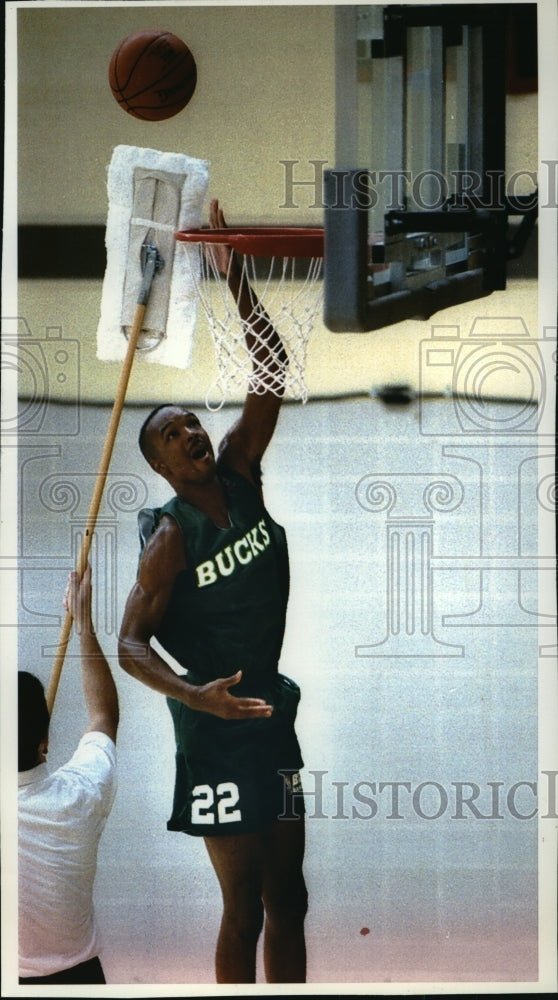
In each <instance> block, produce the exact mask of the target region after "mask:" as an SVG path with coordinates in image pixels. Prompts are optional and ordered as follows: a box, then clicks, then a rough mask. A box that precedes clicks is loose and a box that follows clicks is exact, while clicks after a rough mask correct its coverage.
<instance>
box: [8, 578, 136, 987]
mask: <svg viewBox="0 0 558 1000" xmlns="http://www.w3.org/2000/svg"><path fill="white" fill-rule="evenodd" d="M65 602H66V607H67V609H68V611H69V613H70V614H71V616H72V620H73V621H74V622H75V625H76V628H77V630H78V632H79V639H80V650H81V671H82V685H83V696H84V701H85V707H86V710H87V716H88V723H87V728H86V731H85V733H84V735H83V736H82V738H81V740H80V742H79V745H78V747H77V748H76V750H75V752H74V754H73V756H72V757H71V759H70V760H69V761H68V763H67V764H65V765H63V766H62V767H59V768H58V769H57V770H53V771H49V770H48V768H47V764H46V755H47V751H48V734H49V722H50V718H49V712H48V708H47V703H46V699H45V694H44V690H43V687H42V684H41V682H40V681H39V679H38V678H37V677H35V676H34V675H33V674H29V673H27V672H25V671H21V672H20V673H19V675H18V682H19V684H18V687H19V696H18V702H19V705H18V708H19V727H18V728H19V732H18V737H19V740H18V742H19V764H18V771H19V774H18V784H19V789H18V881H19V899H18V903H19V974H20V983H23V984H24V985H33V984H41V985H49V984H51V983H52V984H58V983H60V984H80V983H83V984H85V983H87V984H89V983H104V982H105V976H104V972H103V968H102V965H101V961H100V958H99V949H100V942H99V937H98V932H97V925H96V921H95V914H94V908H93V885H94V879H95V873H96V859H97V848H98V844H99V840H100V837H101V834H102V832H103V829H104V826H105V823H106V820H107V817H108V814H109V812H110V809H111V806H112V803H113V800H114V794H115V789H116V772H115V768H116V748H115V742H116V731H117V727H118V696H117V693H116V687H115V684H114V680H113V678H112V674H111V671H110V668H109V666H108V663H107V661H106V659H105V657H104V655H103V652H102V650H101V647H100V645H99V642H98V640H97V637H96V635H95V632H94V630H93V626H92V622H91V581H90V570H89V568H88V567H87V568H86V569H85V571H84V574H83V579H82V582H81V585H80V582H79V574H78V573H77V572H74V573H72V574H71V576H70V580H69V585H68V591H67V594H66V598H65Z"/></svg>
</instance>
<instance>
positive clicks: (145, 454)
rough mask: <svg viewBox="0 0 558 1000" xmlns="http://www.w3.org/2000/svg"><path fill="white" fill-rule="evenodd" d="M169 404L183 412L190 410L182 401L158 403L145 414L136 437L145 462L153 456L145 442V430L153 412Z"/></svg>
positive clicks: (153, 414) (165, 407) (164, 408)
mask: <svg viewBox="0 0 558 1000" xmlns="http://www.w3.org/2000/svg"><path fill="white" fill-rule="evenodd" d="M169 406H179V407H180V409H182V410H184V412H185V413H190V412H191V411H190V410H189V409H188V408H187V407H186V406H183V405H182V403H160V404H159V406H156V407H155V409H153V410H151V413H148V414H147V416H146V418H145V420H144V421H143V424H142V425H141V427H140V432H139V437H138V444H139V449H140V451H141V453H142V455H143V457H144V458H145V460H146V462H150V461H151V459H152V458H154V457H155V456H154V453H153V451H152V449H151V448H149V446H148V443H147V430H148V427H149V424H150V423H151V421H152V419H153V417H154V416H155V414H156V413H158V412H159V410H166V409H167V407H169Z"/></svg>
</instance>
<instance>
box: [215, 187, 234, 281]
mask: <svg viewBox="0 0 558 1000" xmlns="http://www.w3.org/2000/svg"><path fill="white" fill-rule="evenodd" d="M209 228H210V229H226V228H227V223H226V222H225V217H224V215H223V210H222V208H221V207H220V205H219V201H218V199H217V198H212V199H211V202H210V204H209ZM211 254H212V257H213V260H214V262H215V264H216V266H217V267H218V269H219V271H220V272H221V274H224V275H225V277H228V275H229V272H230V269H231V265H232V264H234V261H233V262H231V256H232V250H231V248H230V246H228V245H226V244H221V243H212V244H211Z"/></svg>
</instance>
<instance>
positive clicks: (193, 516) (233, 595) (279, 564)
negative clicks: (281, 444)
mask: <svg viewBox="0 0 558 1000" xmlns="http://www.w3.org/2000/svg"><path fill="white" fill-rule="evenodd" d="M210 225H211V227H212V228H222V227H224V226H225V222H224V219H223V214H222V212H221V210H220V208H219V205H218V202H217V201H213V202H212V203H211V207H210ZM215 250H216V255H217V256H218V266H219V268H220V270H221V271H222V273H223V274H228V280H229V287H230V289H231V291H232V293H233V295H234V296H235V299H236V301H237V305H238V309H239V313H240V316H241V318H242V319H243V320H245V321H248V320H249V319H250V318H251V316H252V314H253V308H254V300H253V298H252V292H251V290H250V289H249V287H248V286H247V284H246V282H245V280H244V279H242V278H241V272H240V269H239V268H238V266H237V264H236V261H235V259H234V257H233V258H232V260H231V251H230V248H228V247H219V248H215ZM229 264H230V265H231V267H230V269H229ZM252 319H253V316H252ZM253 323H254V326H255V328H256V329H257V332H258V334H259V335H260V336H262V337H263V341H262V342H261V343H260V346H259V347H258V348H257V349H256V351H255V361H254V366H255V369H256V370H258V369H260V366H261V370H265V371H266V372H267V376H266V377H267V378H268V384H269V388H268V389H267V391H265V392H263V393H262V394H256V392H254V391H253V389H252V391H251V388H249V390H248V393H247V397H246V400H245V403H244V407H243V410H242V414H241V416H240V418H239V420H238V421H237V422H236V423H235V424H234V426H233V427H232V428H231V429H230V431H229V432H228V433H227V434H226V436H225V438H224V439H223V441H222V442H221V445H220V447H219V450H218V453H217V456H215V454H214V451H213V447H212V445H211V442H210V440H209V437H208V435H207V433H206V431H205V430H204V428H203V427H202V426H201V424H200V422H199V420H198V418H197V417H196V416H195V414H193V413H192V412H190V411H189V410H188V409H187V408H186V407H184V406H181V405H163V406H160V407H158V408H157V409H155V410H154V411H152V413H151V414H150V415H149V416H148V418H147V420H146V421H145V422H144V424H143V426H142V429H141V432H140V448H141V450H142V452H143V454H144V456H145V458H146V459H147V461H148V462H149V464H150V465H151V467H152V468H153V469H154V470H155V472H157V473H159V474H160V475H161V476H163V477H164V478H165V479H166V480H167V481H168V483H169V485H170V486H171V487H172V488H173V490H174V491H175V494H176V495H175V496H174V498H173V499H172V500H170V501H169V502H168V503H167V504H165V505H164V506H163V507H162V508H160V509H156V510H154V511H143V512H141V514H140V536H141V537H142V539H143V544H144V548H143V553H142V557H141V561H140V567H139V572H138V578H137V581H136V583H135V585H134V587H133V588H132V591H131V593H130V595H129V597H128V601H127V604H126V608H125V612H124V618H123V622H122V628H121V635H120V653H119V655H120V663H121V666H122V667H123V668H124V670H126V671H127V672H128V673H130V674H132V675H133V676H134V677H137V678H138V679H139V680H140V681H142V682H143V683H145V684H147V685H148V686H150V687H152V688H154V689H155V690H156V691H159V692H161V693H162V694H164V695H166V696H167V699H168V704H169V707H170V711H171V714H172V718H173V722H174V728H175V737H176V747H177V751H176V782H175V793H174V803H173V810H172V816H171V818H170V820H169V821H168V824H167V825H168V828H169V829H170V830H180V831H184V832H186V833H189V834H192V835H194V836H196V835H197V836H203V837H204V840H205V844H206V847H207V851H208V854H209V857H210V859H211V862H212V864H213V867H214V869H215V872H216V874H217V878H218V880H219V883H220V887H221V892H222V897H223V915H222V921H221V928H220V932H219V937H218V942H217V950H216V978H217V982H219V983H253V982H255V979H256V947H257V943H258V940H259V937H260V934H261V932H262V928H263V930H264V965H265V975H266V979H267V981H268V982H293V983H294V982H304V980H305V974H306V950H305V940H304V918H305V913H306V907H307V893H306V886H305V882H304V877H303V873H302V863H303V855H304V818H303V811H304V807H303V799H302V795H301V794H300V791H301V790H300V784H299V782H300V778H299V773H298V772H299V768H300V767H301V766H302V763H303V762H302V758H301V754H300V748H299V744H298V741H297V737H296V735H295V730H294V720H295V716H296V711H297V705H298V700H299V696H300V692H299V689H298V687H297V685H296V684H295V683H294V682H293V681H291V680H289V679H288V678H286V677H284V676H283V675H281V674H279V673H278V661H279V656H280V651H281V645H282V640H283V632H284V627H285V615H286V607H287V597H288V587H289V570H288V556H287V546H286V539H285V533H284V531H283V529H282V528H281V527H280V526H279V525H277V524H276V523H275V522H274V521H273V520H272V519H271V517H270V515H269V514H268V512H267V510H266V508H265V506H264V502H263V493H262V484H261V467H260V463H261V459H262V456H263V455H264V452H265V450H266V447H267V445H268V444H269V441H270V439H271V436H272V434H273V431H274V429H275V426H276V422H277V418H278V414H279V407H280V402H281V393H282V388H281V386H282V370H283V369H284V364H285V355H284V352H283V348H282V345H281V342H280V340H279V337H278V334H277V332H276V331H275V330H274V328H273V326H272V324H271V322H270V321H269V319H268V318H267V317H266V316H265V314H264V315H263V316H262V317H260V318H259V319H257V320H253ZM246 337H247V340H248V341H252V342H253V333H252V332H251V331H250V329H249V327H248V326H247V327H246ZM152 636H155V637H156V638H157V639H158V641H159V642H160V643H161V645H162V646H163V647H164V649H166V650H167V651H168V652H169V653H170V654H171V655H172V656H173V657H174V658H175V660H177V661H178V662H179V663H180V664H182V665H183V666H184V667H185V668H187V671H188V672H187V673H186V674H179V673H177V672H176V671H175V670H174V669H172V668H171V667H170V666H169V665H168V664H167V662H166V661H165V660H164V659H162V658H161V657H160V656H159V655H158V653H157V652H156V651H155V650H154V649H153V648H152V646H151V645H150V639H151V638H152Z"/></svg>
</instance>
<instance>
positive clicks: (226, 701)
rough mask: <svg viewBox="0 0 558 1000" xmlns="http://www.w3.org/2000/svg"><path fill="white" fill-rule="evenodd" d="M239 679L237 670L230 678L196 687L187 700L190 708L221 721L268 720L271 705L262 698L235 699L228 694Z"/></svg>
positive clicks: (240, 675) (240, 676)
mask: <svg viewBox="0 0 558 1000" xmlns="http://www.w3.org/2000/svg"><path fill="white" fill-rule="evenodd" d="M241 678H242V670H238V671H237V672H236V674H233V675H232V677H220V678H219V679H218V680H216V681H210V682H209V683H208V684H202V685H201V686H200V687H196V688H195V689H194V693H193V694H192V695H190V697H189V699H188V704H189V705H190V708H194V709H196V710H197V711H198V712H209V713H210V714H211V715H218V716H219V718H221V719H256V718H269V716H270V715H271V713H272V712H273V705H268V704H267V702H266V701H264V699H263V698H237V697H235V695H234V694H231V693H230V690H229V689H230V688H232V687H234V685H235V684H238V683H239V681H240V680H241Z"/></svg>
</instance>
